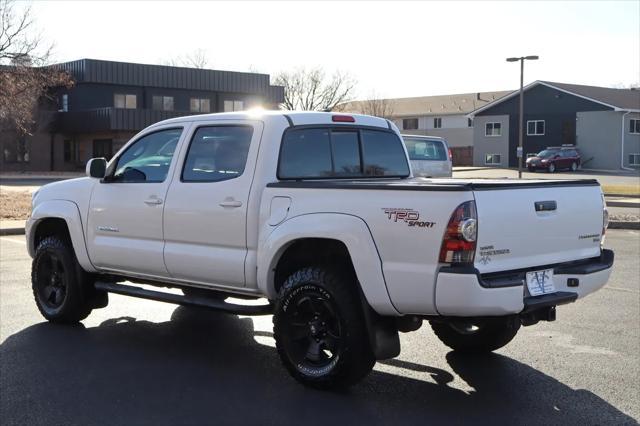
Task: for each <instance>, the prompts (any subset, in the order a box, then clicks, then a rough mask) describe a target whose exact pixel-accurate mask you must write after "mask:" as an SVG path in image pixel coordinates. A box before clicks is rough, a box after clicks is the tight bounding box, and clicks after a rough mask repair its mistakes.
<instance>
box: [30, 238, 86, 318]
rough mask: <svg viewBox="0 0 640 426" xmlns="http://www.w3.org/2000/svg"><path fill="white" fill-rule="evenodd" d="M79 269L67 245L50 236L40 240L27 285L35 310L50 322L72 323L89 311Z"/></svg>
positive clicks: (81, 272)
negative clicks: (29, 282) (31, 291)
mask: <svg viewBox="0 0 640 426" xmlns="http://www.w3.org/2000/svg"><path fill="white" fill-rule="evenodd" d="M85 281H86V273H85V272H84V271H83V270H82V268H81V267H80V265H79V264H78V261H77V260H76V256H75V254H74V252H73V249H72V248H71V246H70V244H68V243H66V242H65V241H63V240H62V239H61V238H59V237H56V236H51V237H47V238H45V239H43V240H42V241H41V242H40V244H38V248H37V249H36V254H35V256H34V258H33V263H32V266H31V286H32V289H33V296H34V298H35V301H36V305H37V306H38V310H39V311H40V313H41V314H42V316H44V317H45V318H46V319H47V320H49V321H51V322H62V323H74V322H78V321H81V320H83V319H85V318H86V317H87V316H88V315H89V314H90V313H91V310H92V301H91V297H90V294H89V291H88V289H87V288H86V282H85Z"/></svg>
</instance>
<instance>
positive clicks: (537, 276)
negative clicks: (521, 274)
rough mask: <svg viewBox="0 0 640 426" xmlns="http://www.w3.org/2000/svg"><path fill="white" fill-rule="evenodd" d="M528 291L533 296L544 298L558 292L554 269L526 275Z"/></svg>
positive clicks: (531, 272)
mask: <svg viewBox="0 0 640 426" xmlns="http://www.w3.org/2000/svg"><path fill="white" fill-rule="evenodd" d="M525 278H526V282H527V289H528V290H529V294H530V295H531V296H534V297H535V296H542V295H545V294H551V293H555V292H556V286H555V284H554V282H553V278H554V277H553V269H540V270H537V271H530V272H527V273H526V276H525Z"/></svg>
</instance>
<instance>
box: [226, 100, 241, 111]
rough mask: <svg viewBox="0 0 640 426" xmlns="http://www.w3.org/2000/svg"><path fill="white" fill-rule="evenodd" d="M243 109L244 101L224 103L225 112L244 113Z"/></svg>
mask: <svg viewBox="0 0 640 426" xmlns="http://www.w3.org/2000/svg"><path fill="white" fill-rule="evenodd" d="M243 109H244V102H243V101H224V112H232V111H242V110H243Z"/></svg>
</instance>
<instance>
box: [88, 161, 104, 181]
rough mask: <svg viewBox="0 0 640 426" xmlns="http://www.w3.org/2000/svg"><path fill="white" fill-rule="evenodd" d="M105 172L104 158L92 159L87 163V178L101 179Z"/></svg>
mask: <svg viewBox="0 0 640 426" xmlns="http://www.w3.org/2000/svg"><path fill="white" fill-rule="evenodd" d="M106 171H107V160H106V159H104V158H92V159H91V160H89V161H88V162H87V169H86V172H87V176H89V177H92V178H96V179H102V178H103V177H104V174H105V172H106Z"/></svg>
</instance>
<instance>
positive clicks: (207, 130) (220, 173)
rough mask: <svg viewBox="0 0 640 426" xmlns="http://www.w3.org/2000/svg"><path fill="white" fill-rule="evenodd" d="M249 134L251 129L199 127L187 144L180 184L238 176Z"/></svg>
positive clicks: (244, 157) (242, 127) (246, 151)
mask: <svg viewBox="0 0 640 426" xmlns="http://www.w3.org/2000/svg"><path fill="white" fill-rule="evenodd" d="M252 135H253V127H251V126H207V127H200V128H199V129H198V130H197V131H196V132H195V134H194V135H193V138H192V140H191V144H190V145H189V151H188V152H187V158H186V160H185V163H184V168H183V170H182V181H183V182H219V181H222V180H229V179H233V178H236V177H238V176H241V175H242V173H244V168H245V165H246V163H247V155H248V154H249V147H250V145H251V136H252Z"/></svg>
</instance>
